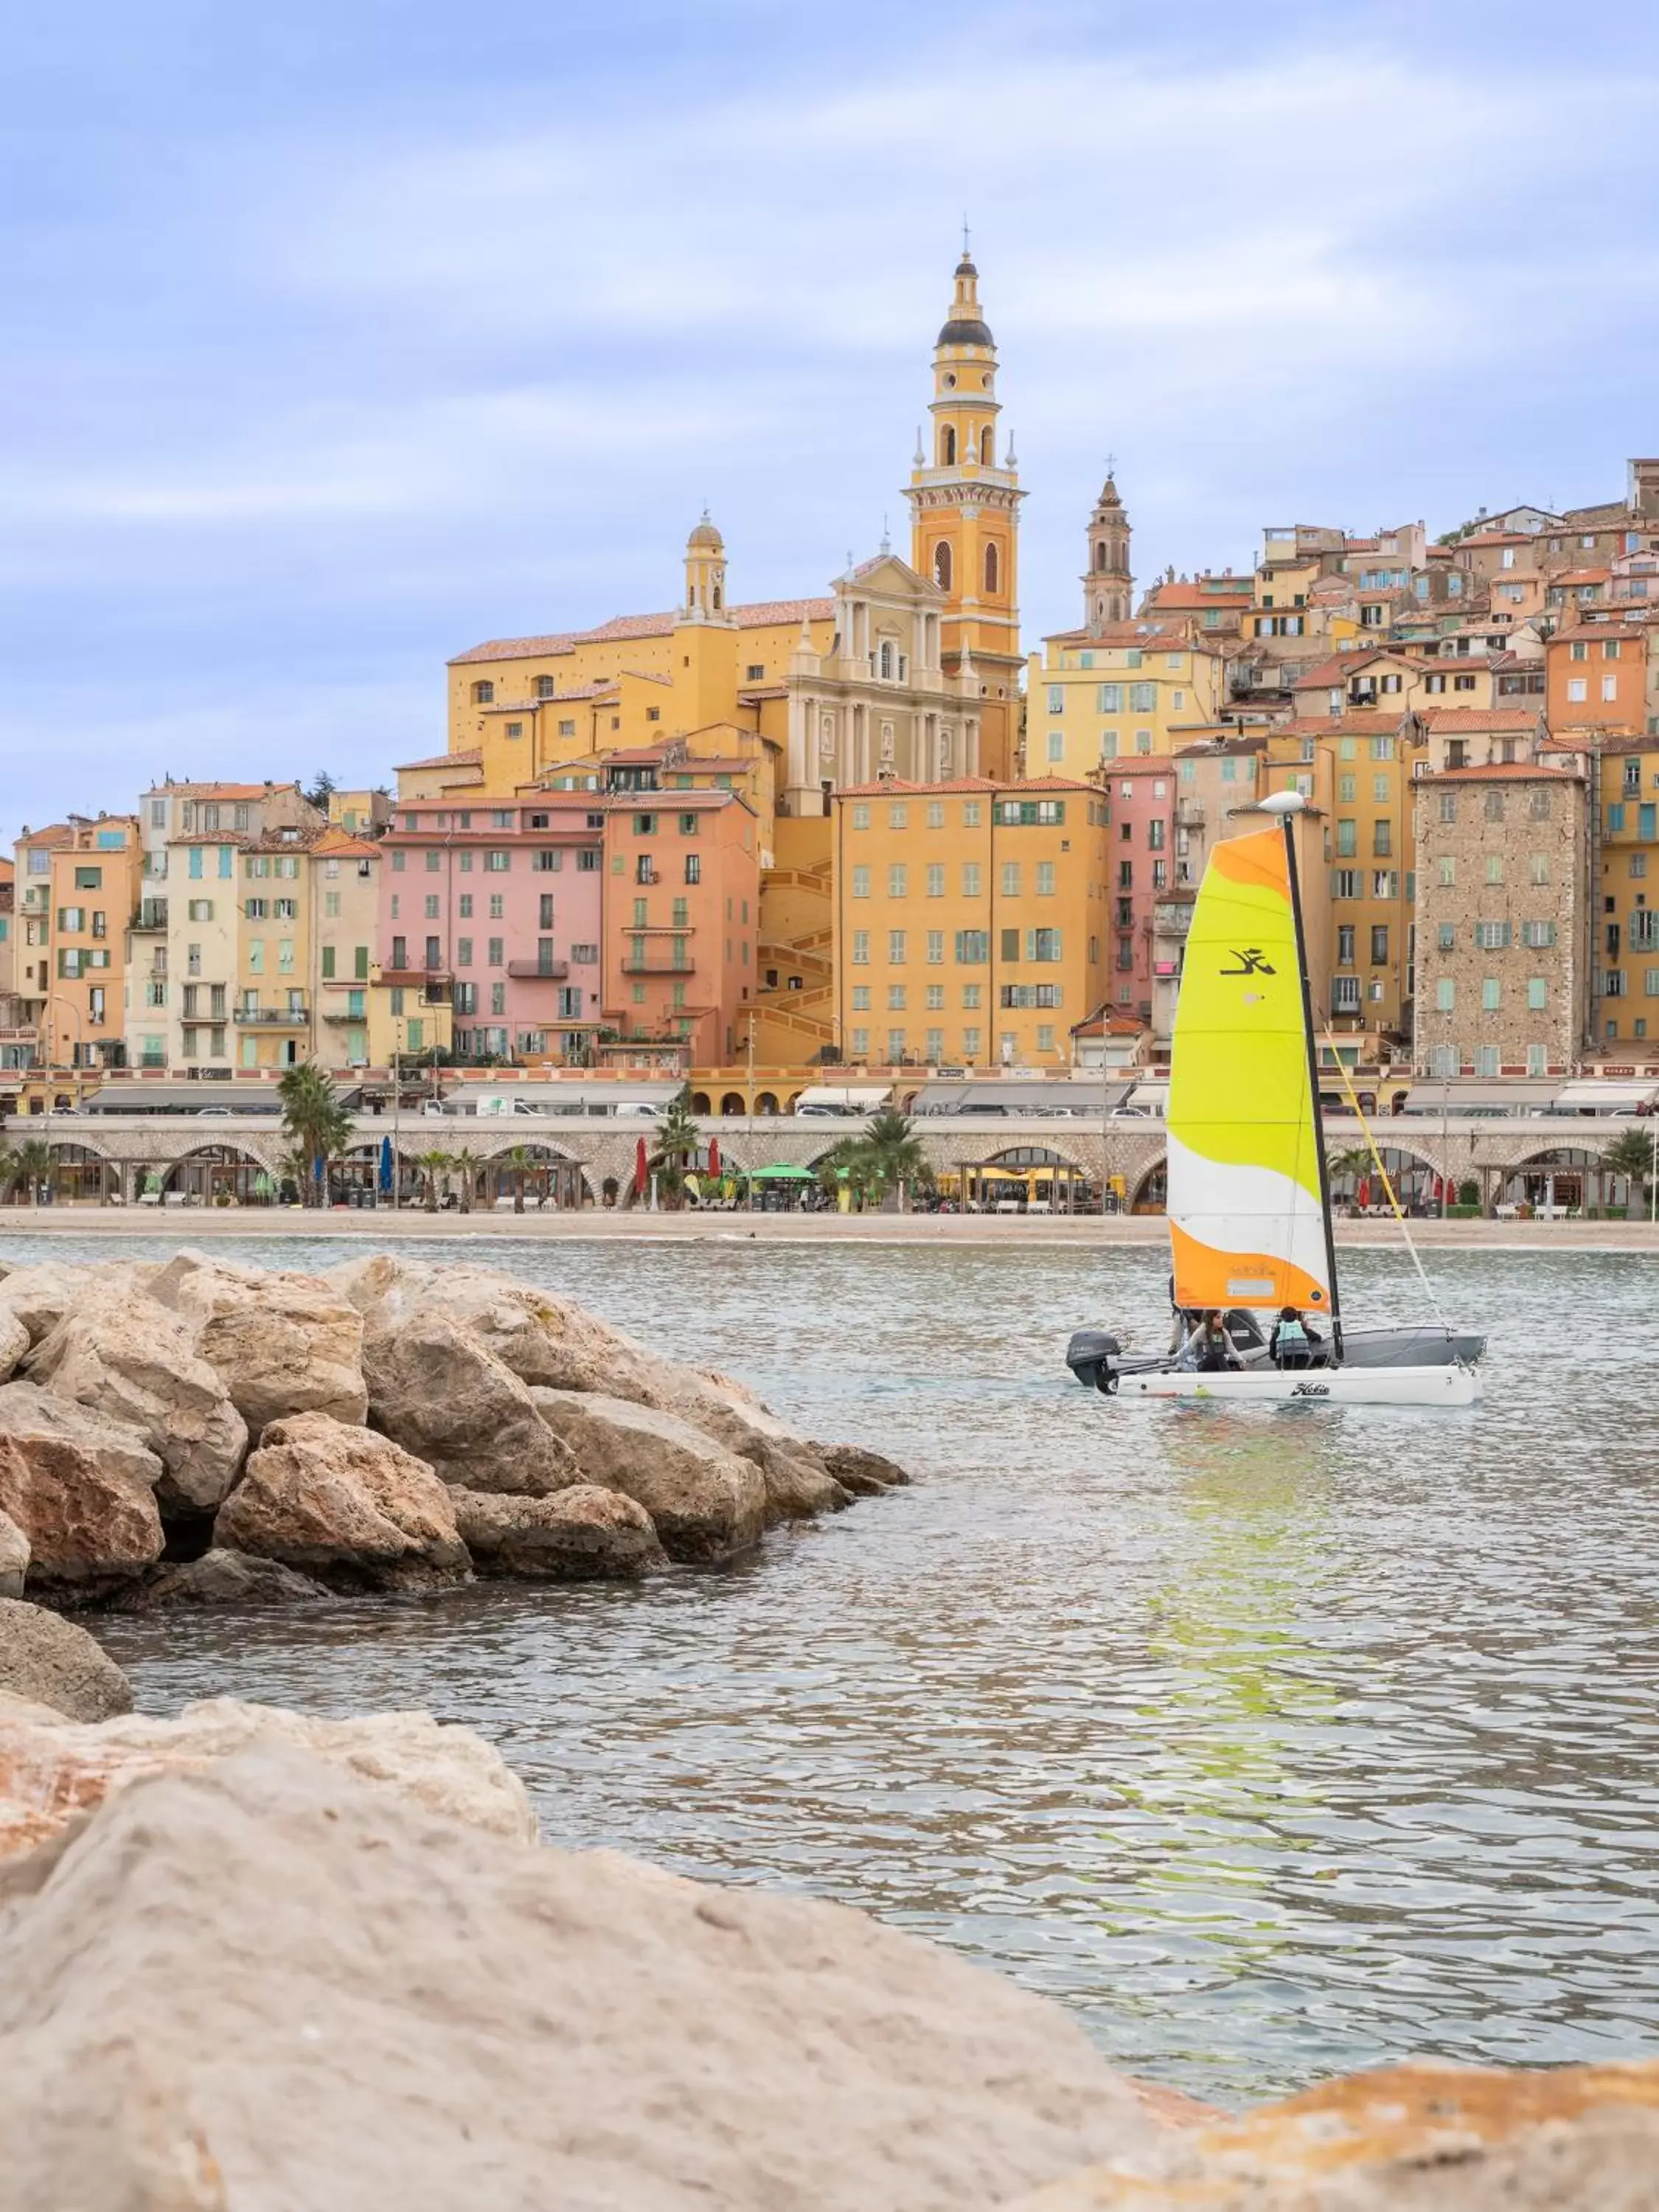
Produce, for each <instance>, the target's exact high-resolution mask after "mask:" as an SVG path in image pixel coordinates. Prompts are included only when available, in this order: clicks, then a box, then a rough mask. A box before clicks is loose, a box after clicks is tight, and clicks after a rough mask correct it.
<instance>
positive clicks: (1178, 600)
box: [1146, 577, 1255, 613]
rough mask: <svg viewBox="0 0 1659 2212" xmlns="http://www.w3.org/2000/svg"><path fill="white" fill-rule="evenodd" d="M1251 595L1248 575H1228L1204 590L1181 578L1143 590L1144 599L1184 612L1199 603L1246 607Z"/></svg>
mask: <svg viewBox="0 0 1659 2212" xmlns="http://www.w3.org/2000/svg"><path fill="white" fill-rule="evenodd" d="M1254 598H1255V592H1253V591H1252V590H1251V588H1250V583H1249V578H1248V577H1241V578H1237V579H1235V578H1233V577H1229V578H1228V579H1227V580H1226V582H1225V584H1224V585H1223V586H1221V588H1220V589H1219V590H1217V589H1215V588H1213V587H1212V589H1210V590H1208V591H1206V590H1205V589H1204V588H1203V587H1202V586H1201V585H1200V584H1199V583H1196V582H1194V583H1191V584H1189V583H1188V582H1187V581H1186V580H1185V579H1184V578H1183V579H1182V581H1181V582H1180V583H1178V584H1170V583H1163V584H1154V585H1153V586H1152V590H1151V591H1150V592H1147V594H1146V602H1147V605H1151V606H1156V607H1158V608H1159V609H1166V608H1167V609H1169V610H1170V611H1174V610H1176V609H1179V610H1180V611H1182V612H1183V613H1185V612H1188V611H1196V610H1197V609H1199V608H1200V607H1225V606H1238V607H1248V606H1249V605H1250V603H1251V601H1252V600H1253V599H1254Z"/></svg>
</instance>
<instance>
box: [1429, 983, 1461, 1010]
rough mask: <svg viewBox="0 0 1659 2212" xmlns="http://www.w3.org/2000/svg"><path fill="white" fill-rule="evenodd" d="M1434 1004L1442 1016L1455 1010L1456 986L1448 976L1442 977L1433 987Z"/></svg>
mask: <svg viewBox="0 0 1659 2212" xmlns="http://www.w3.org/2000/svg"><path fill="white" fill-rule="evenodd" d="M1434 1003H1435V1009H1436V1011H1437V1012H1439V1013H1443V1014H1449V1013H1450V1012H1453V1010H1454V1009H1455V1006H1456V1004H1457V986H1456V985H1455V983H1454V982H1453V981H1452V979H1451V977H1450V976H1449V975H1442V976H1441V977H1440V978H1439V979H1438V980H1437V982H1436V984H1435V987H1434Z"/></svg>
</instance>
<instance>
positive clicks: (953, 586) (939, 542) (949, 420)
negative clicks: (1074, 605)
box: [906, 233, 1025, 779]
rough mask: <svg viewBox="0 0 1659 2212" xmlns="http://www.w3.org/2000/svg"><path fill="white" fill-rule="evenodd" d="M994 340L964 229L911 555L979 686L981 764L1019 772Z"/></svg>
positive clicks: (1013, 552)
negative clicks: (939, 600) (941, 599)
mask: <svg viewBox="0 0 1659 2212" xmlns="http://www.w3.org/2000/svg"><path fill="white" fill-rule="evenodd" d="M996 377H997V349H996V343H995V341H994V339H993V337H992V336H991V332H990V330H989V327H988V326H987V324H986V322H985V320H984V318H983V316H982V314H981V310H980V304H979V271H978V270H977V269H975V266H974V264H973V261H972V259H971V258H970V257H969V252H968V241H967V236H966V234H965V233H964V234H963V253H962V258H961V260H960V261H959V262H958V263H957V270H956V279H955V290H954V292H953V294H952V296H951V312H950V314H949V315H948V317H947V318H946V319H945V326H944V328H943V329H942V330H941V331H940V332H939V340H938V343H937V344H936V345H935V346H934V348H933V402H932V404H931V406H930V408H929V410H928V411H929V413H930V414H931V416H932V417H933V428H932V434H931V444H932V450H931V452H930V451H929V450H928V444H927V441H926V440H924V439H923V438H921V437H920V436H919V437H918V439H917V441H916V457H915V466H914V467H913V468H912V470H911V471H910V483H909V488H908V492H907V494H906V496H907V498H908V500H909V502H910V565H911V567H912V568H915V569H917V570H919V571H920V572H921V574H922V575H924V576H928V577H931V578H932V580H933V582H934V583H936V584H937V585H938V586H939V588H940V589H941V590H942V591H943V592H945V593H946V594H947V596H948V600H949V604H948V605H947V607H946V610H945V618H944V621H943V623H942V624H941V626H940V628H941V638H940V643H941V648H942V657H943V659H944V664H945V671H946V672H947V673H948V674H951V675H961V674H963V673H964V671H967V672H971V673H972V674H973V676H974V678H975V683H976V684H977V687H978V690H979V694H980V702H981V704H980V716H981V720H980V765H981V773H982V774H984V775H993V776H998V777H1000V778H1004V779H1006V778H1007V777H1009V776H1011V775H1012V774H1013V770H1014V754H1015V750H1016V745H1017V743H1018V727H1019V674H1020V667H1021V659H1020V650H1019V592H1018V581H1019V502H1020V501H1021V500H1022V499H1023V498H1024V496H1025V495H1024V492H1022V491H1021V490H1020V489H1019V477H1018V471H1016V469H1015V467H1014V455H1013V450H1012V440H1010V441H1009V449H1008V451H1007V452H1006V453H1001V452H1000V448H999V443H998V441H999V432H998V428H997V417H998V416H999V415H1000V413H1001V411H1002V410H1001V404H1000V401H999V400H998V398H997V396H996Z"/></svg>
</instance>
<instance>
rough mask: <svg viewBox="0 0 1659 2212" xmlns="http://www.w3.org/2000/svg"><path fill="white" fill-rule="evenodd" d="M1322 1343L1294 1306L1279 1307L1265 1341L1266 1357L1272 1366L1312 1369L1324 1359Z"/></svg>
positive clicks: (1317, 1334) (1320, 1338) (1314, 1329)
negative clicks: (1276, 1317) (1271, 1329)
mask: <svg viewBox="0 0 1659 2212" xmlns="http://www.w3.org/2000/svg"><path fill="white" fill-rule="evenodd" d="M1324 1351H1325V1340H1324V1338H1323V1337H1322V1336H1321V1335H1320V1334H1319V1332H1318V1330H1317V1329H1316V1328H1313V1327H1312V1326H1311V1325H1310V1323H1309V1322H1305V1321H1304V1319H1303V1318H1302V1316H1301V1314H1300V1313H1299V1312H1298V1311H1297V1309H1296V1307H1294V1306H1281V1307H1280V1308H1279V1319H1278V1320H1277V1321H1276V1322H1274V1323H1273V1334H1272V1335H1271V1336H1270V1337H1269V1338H1268V1339H1267V1357H1268V1358H1270V1359H1271V1360H1272V1361H1273V1365H1274V1366H1275V1367H1313V1366H1316V1365H1317V1364H1319V1362H1320V1361H1321V1359H1322V1358H1323V1356H1324Z"/></svg>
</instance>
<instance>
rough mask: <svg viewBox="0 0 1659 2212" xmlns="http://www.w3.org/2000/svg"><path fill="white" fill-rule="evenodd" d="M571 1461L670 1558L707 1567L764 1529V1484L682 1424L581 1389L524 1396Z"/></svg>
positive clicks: (754, 1471) (743, 1463)
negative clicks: (636, 1508) (634, 1508)
mask: <svg viewBox="0 0 1659 2212" xmlns="http://www.w3.org/2000/svg"><path fill="white" fill-rule="evenodd" d="M532 1397H533V1398H534V1401H535V1405H536V1408H537V1411H538V1413H540V1415H541V1418H542V1419H543V1420H544V1421H545V1422H546V1423H547V1425H548V1426H549V1428H550V1429H551V1430H553V1431H556V1433H557V1434H558V1435H559V1436H560V1437H562V1439H563V1440H564V1442H565V1443H566V1444H567V1445H568V1447H569V1449H571V1451H572V1452H573V1453H574V1456H575V1461H576V1464H577V1465H578V1467H580V1470H581V1474H582V1479H583V1480H586V1481H587V1482H594V1483H598V1484H599V1486H600V1487H601V1488H602V1489H605V1490H619V1491H621V1492H622V1493H623V1496H624V1497H627V1498H632V1499H633V1500H634V1502H635V1504H637V1505H642V1506H643V1507H644V1508H645V1510H646V1511H647V1513H648V1514H649V1515H650V1516H651V1518H652V1521H653V1522H654V1523H655V1525H656V1530H657V1534H658V1536H659V1539H660V1540H661V1542H662V1547H663V1549H664V1551H665V1552H666V1553H667V1554H668V1556H669V1558H670V1559H685V1560H690V1561H692V1562H694V1563H695V1564H696V1565H713V1564H716V1563H718V1562H719V1561H720V1560H723V1559H732V1558H733V1557H735V1556H736V1554H738V1553H740V1552H744V1551H747V1550H748V1549H749V1548H750V1546H751V1545H753V1544H754V1543H756V1542H757V1541H758V1539H759V1537H760V1534H761V1532H762V1530H763V1528H765V1526H766V1520H767V1498H766V1483H765V1480H764V1478H763V1475H762V1474H761V1472H760V1469H759V1468H757V1467H756V1466H755V1465H754V1464H753V1462H751V1461H749V1460H746V1459H742V1458H739V1457H738V1454H737V1453H736V1452H731V1451H727V1450H726V1447H725V1446H724V1445H723V1444H720V1443H716V1442H715V1441H714V1438H713V1437H708V1436H705V1435H704V1434H703V1432H702V1430H701V1429H694V1428H693V1427H692V1426H691V1425H690V1422H689V1421H681V1420H677V1419H675V1417H674V1416H673V1415H672V1414H671V1413H657V1412H656V1411H654V1410H653V1408H652V1407H648V1406H640V1405H635V1404H634V1403H633V1402H632V1401H629V1400H627V1399H623V1398H605V1397H601V1396H600V1395H599V1394H598V1393H597V1392H592V1391H585V1390H544V1389H538V1390H536V1391H534V1392H532Z"/></svg>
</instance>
